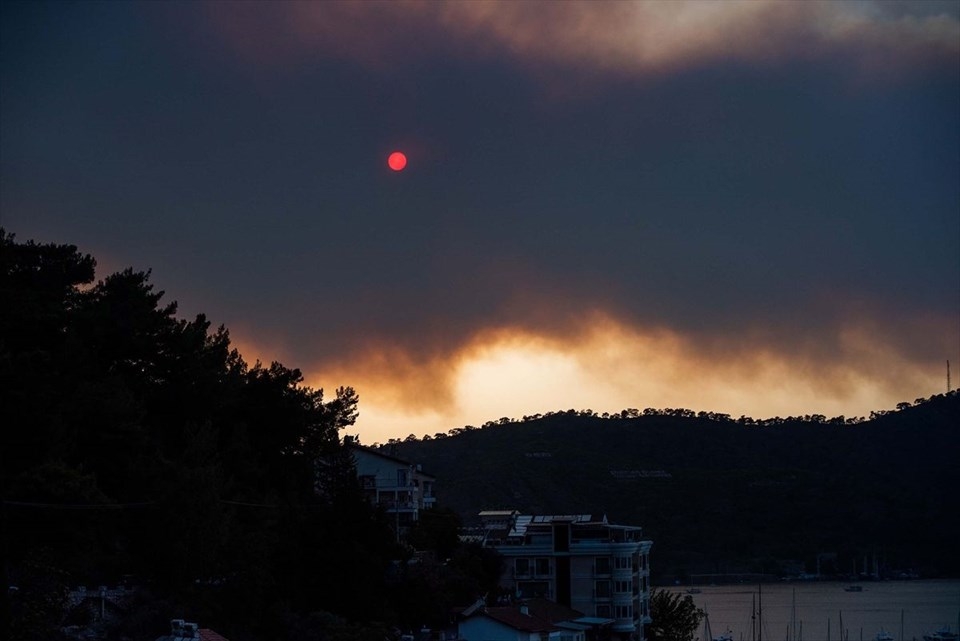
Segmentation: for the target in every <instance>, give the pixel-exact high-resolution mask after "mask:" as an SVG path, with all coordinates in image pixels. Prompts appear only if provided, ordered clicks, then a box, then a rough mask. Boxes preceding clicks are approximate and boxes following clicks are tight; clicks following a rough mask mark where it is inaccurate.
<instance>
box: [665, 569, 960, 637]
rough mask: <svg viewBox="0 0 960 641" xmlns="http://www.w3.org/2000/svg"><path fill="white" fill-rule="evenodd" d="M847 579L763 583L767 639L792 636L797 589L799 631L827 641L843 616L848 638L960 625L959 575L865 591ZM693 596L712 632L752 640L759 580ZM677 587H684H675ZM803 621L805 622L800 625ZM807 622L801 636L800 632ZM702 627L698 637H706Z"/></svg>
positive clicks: (882, 585) (834, 634) (891, 583)
mask: <svg viewBox="0 0 960 641" xmlns="http://www.w3.org/2000/svg"><path fill="white" fill-rule="evenodd" d="M848 585H850V584H848V583H832V582H829V583H824V582H817V583H784V584H770V585H763V586H762V588H761V591H762V603H763V613H762V619H763V639H764V640H766V641H780V640H785V639H788V638H789V637H788V635H789V630H790V623H791V612H792V610H793V603H794V594H795V595H796V601H795V602H796V621H797V633H798V635H797V637H796V638H799V639H801V640H806V641H825V640H826V639H827V626H828V619H829V627H830V639H831V641H839V640H840V618H841V616H842V617H843V629H844V634H845V635H849V636H847V637H846V638H847V639H849V641H861V639H863V641H874V639H875V637H876V635H877V633H878V632H879V631H880V629H881V628H882V629H884V630H885V631H886V632H888V633H890V634H891V635H893V637H894V639H895V640H896V641H901V635H900V613H901V611H902V612H903V637H902V639H906V640H907V641H912V640H913V639H917V640H921V639H922V638H923V635H924V634H929V633H931V632H935V631H936V630H938V629H939V628H941V627H943V626H950V628H951V629H952V630H954V631H956V630H957V628H958V617H960V581H953V580H951V581H889V582H878V583H871V582H867V583H859V584H856V585H861V586H862V587H863V591H862V592H846V591H845V590H844V588H845V587H846V586H848ZM700 589H701V590H702V592H701V593H700V594H694V595H692V596H693V600H694V603H696V604H697V606H698V607H700V608H703V609H704V610H705V611H706V612H707V614H708V615H709V617H710V627H711V631H712V633H713V636H715V637H716V636H718V635H720V634H722V633H723V632H725V631H727V630H730V631H731V632H732V636H733V638H734V641H741V640H743V641H750V640H751V638H752V637H751V625H750V613H751V604H752V603H753V600H754V598H755V597H756V595H757V586H749V585H744V584H740V585H724V586H713V587H702V588H700ZM673 591H681V592H682V590H680V589H673ZM801 623H802V626H801ZM801 628H802V637H799V633H800V631H801ZM702 636H703V631H702V629H701V630H700V631H699V633H698V637H700V638H702Z"/></svg>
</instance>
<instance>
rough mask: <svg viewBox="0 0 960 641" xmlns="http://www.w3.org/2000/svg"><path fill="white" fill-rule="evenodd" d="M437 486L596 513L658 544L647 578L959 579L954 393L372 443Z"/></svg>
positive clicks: (527, 507)
mask: <svg viewBox="0 0 960 641" xmlns="http://www.w3.org/2000/svg"><path fill="white" fill-rule="evenodd" d="M384 447H386V448H388V449H390V450H393V451H395V452H396V453H397V454H398V455H399V456H402V457H404V458H407V459H409V460H412V461H416V462H418V463H421V464H422V465H423V467H424V470H425V471H427V472H429V473H431V474H434V475H436V476H437V478H438V481H437V494H438V496H439V499H438V500H439V501H440V503H441V504H442V505H445V506H449V507H452V508H453V509H455V510H457V511H459V512H460V513H461V514H462V515H463V516H464V518H465V519H468V518H470V517H471V516H473V515H475V514H476V513H477V512H478V511H479V510H481V509H494V508H496V509H509V508H516V509H519V510H521V511H532V512H541V513H561V514H567V513H578V512H584V513H606V514H607V515H608V517H609V519H610V520H611V521H614V522H619V523H625V524H631V525H641V526H643V527H644V529H645V533H646V534H647V535H648V536H649V537H650V538H651V539H653V540H654V548H653V555H652V567H653V572H654V578H655V579H659V580H661V581H663V580H673V579H675V578H679V579H685V578H686V577H688V576H689V575H691V574H704V573H715V572H717V573H723V572H763V573H771V574H782V573H785V572H789V571H794V572H795V571H797V564H796V563H791V561H800V562H802V567H805V569H807V570H808V571H811V572H812V571H815V569H816V563H817V557H818V555H819V556H820V561H821V570H822V571H823V572H824V573H830V574H834V575H844V574H851V573H853V572H854V568H856V571H857V572H861V571H862V570H863V567H864V558H865V557H866V558H867V559H868V565H869V566H873V565H874V560H876V564H877V565H879V566H880V568H881V570H882V571H883V573H884V574H886V575H887V576H890V575H897V574H899V573H900V572H909V571H911V570H912V571H916V572H919V573H922V574H924V575H942V574H951V575H954V576H955V575H957V574H958V573H960V553H958V551H957V547H956V533H957V532H958V531H960V517H958V510H957V505H958V502H957V488H960V464H958V461H960V458H958V454H960V396H958V395H957V393H956V392H953V393H951V394H948V395H938V396H934V397H932V398H929V399H918V400H917V401H916V402H912V403H911V402H904V403H901V404H900V405H898V408H897V409H896V410H895V411H888V412H885V411H878V412H875V413H874V414H873V415H872V416H871V418H870V419H869V420H862V421H861V420H850V419H844V418H843V417H837V418H834V419H827V418H825V417H818V416H814V417H801V418H788V419H781V418H777V419H770V420H765V421H753V420H750V419H746V418H741V419H736V420H734V419H731V418H730V417H727V416H725V415H716V414H704V413H701V414H699V415H698V414H695V413H693V412H691V411H688V410H662V411H661V410H645V411H643V412H638V411H636V410H629V411H625V412H624V413H623V414H622V415H614V416H606V417H602V416H596V415H594V414H592V413H590V412H574V411H569V412H558V413H554V414H551V415H548V416H540V417H527V418H526V419H525V420H523V421H507V420H502V421H500V422H497V423H489V424H487V425H486V426H484V427H483V428H473V429H458V430H454V431H453V435H437V436H436V437H432V438H428V439H426V440H420V439H412V438H411V439H407V440H406V441H404V442H393V443H391V444H388V445H386V446H384Z"/></svg>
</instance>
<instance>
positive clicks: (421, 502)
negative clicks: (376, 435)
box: [349, 443, 437, 536]
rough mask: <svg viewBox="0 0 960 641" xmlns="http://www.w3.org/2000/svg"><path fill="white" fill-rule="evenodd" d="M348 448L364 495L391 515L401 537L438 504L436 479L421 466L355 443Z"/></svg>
mask: <svg viewBox="0 0 960 641" xmlns="http://www.w3.org/2000/svg"><path fill="white" fill-rule="evenodd" d="M349 448H350V452H351V453H352V454H353V460H354V463H355V465H356V467H357V478H358V479H359V481H360V487H361V488H362V489H363V493H364V495H365V496H366V497H367V498H368V499H369V500H370V501H371V502H372V503H374V504H375V505H379V506H381V507H383V508H384V510H385V511H386V512H387V514H390V515H392V517H393V521H394V524H395V526H396V528H397V534H398V536H399V535H400V534H401V533H402V532H403V531H404V530H405V529H406V528H409V527H410V526H411V525H413V524H414V523H415V522H417V521H418V520H419V518H420V512H422V511H423V510H427V509H430V508H432V507H433V506H434V505H435V504H436V501H437V499H436V497H435V496H434V495H433V484H434V482H435V481H436V479H435V478H434V477H433V476H430V475H429V474H425V473H424V472H423V470H421V469H420V466H419V465H416V464H414V463H410V462H409V461H404V460H403V459H399V458H397V457H395V456H390V455H389V454H385V453H383V452H380V451H378V450H374V449H371V448H368V447H363V446H361V445H357V444H355V443H353V444H350V445H349Z"/></svg>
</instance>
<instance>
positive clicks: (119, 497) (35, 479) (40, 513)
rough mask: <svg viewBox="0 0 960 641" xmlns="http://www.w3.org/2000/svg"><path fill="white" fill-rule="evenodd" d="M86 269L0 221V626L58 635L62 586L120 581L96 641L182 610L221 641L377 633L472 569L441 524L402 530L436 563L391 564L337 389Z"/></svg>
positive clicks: (146, 630)
mask: <svg viewBox="0 0 960 641" xmlns="http://www.w3.org/2000/svg"><path fill="white" fill-rule="evenodd" d="M94 267H95V261H94V259H93V258H92V257H91V256H89V255H85V254H82V253H80V252H79V251H78V250H77V248H76V247H73V246H67V245H49V244H36V243H33V242H26V243H21V242H18V241H17V240H16V239H15V238H14V237H13V236H12V235H9V234H7V233H5V232H3V231H2V230H0V395H2V396H0V417H2V419H0V420H2V424H3V429H2V431H0V435H2V436H0V438H2V442H0V498H2V500H3V504H2V511H3V512H2V520H0V527H2V530H0V542H2V553H3V556H4V563H3V566H2V569H3V576H2V585H3V586H4V588H6V587H7V586H15V588H13V589H10V590H7V589H4V591H3V597H2V598H3V599H4V600H3V604H2V605H3V609H2V616H3V620H2V624H3V628H2V629H3V630H5V631H8V632H9V635H0V636H5V637H6V636H9V638H12V639H57V638H59V637H60V634H61V632H60V630H61V628H62V627H63V626H66V625H69V624H76V625H85V624H88V623H89V620H90V616H89V614H88V613H85V611H84V608H82V607H73V605H72V604H71V603H70V602H69V600H68V595H69V590H71V589H75V588H76V587H78V586H81V585H85V586H90V589H92V590H96V589H97V587H96V586H100V585H105V586H111V587H112V586H117V585H121V584H123V585H126V586H129V587H131V588H133V589H131V591H130V596H129V598H127V599H126V601H125V603H124V605H123V607H122V608H118V609H117V611H115V612H112V613H111V614H112V616H110V617H108V618H109V620H110V623H109V625H105V626H103V630H102V631H103V633H104V634H106V635H107V637H108V638H112V639H120V638H129V639H150V640H151V641H152V639H155V638H156V637H157V636H159V635H160V634H163V633H165V631H166V630H167V629H168V627H169V623H168V622H169V620H170V619H171V618H185V619H187V620H191V621H198V622H200V623H201V625H203V626H204V627H211V628H214V629H216V630H218V631H219V632H221V633H222V634H224V635H226V636H227V637H228V638H230V639H231V640H232V641H245V640H248V639H276V640H283V639H350V640H353V639H356V640H357V641H363V640H366V639H377V641H380V640H382V639H383V638H384V630H386V629H387V626H388V624H392V623H402V622H403V621H404V620H405V619H406V618H408V617H407V616H405V615H404V609H406V608H409V607H410V603H409V602H410V601H411V600H412V601H414V603H415V604H422V603H423V602H432V601H434V600H436V599H434V597H435V596H436V595H435V594H434V593H433V592H431V591H432V590H446V592H445V594H447V593H449V592H450V591H449V590H448V589H447V588H448V583H449V582H450V581H451V580H452V579H450V577H449V576H447V574H448V573H450V572H452V573H454V574H456V575H457V576H459V580H458V585H464V584H465V583H464V582H465V581H467V579H468V578H469V577H479V576H482V572H480V573H474V571H475V570H476V569H477V568H476V567H474V566H475V564H478V563H481V562H482V555H480V554H478V553H476V552H471V551H469V550H467V551H464V550H458V549H457V548H456V545H455V544H454V545H453V546H451V545H450V540H449V537H448V534H443V533H442V530H443V528H439V531H440V533H439V534H437V533H431V532H428V531H424V532H421V533H420V534H421V535H422V536H425V537H434V538H436V537H440V539H442V541H441V540H440V539H438V541H437V543H438V545H439V543H441V542H442V543H443V545H444V546H446V547H444V553H445V554H446V555H448V556H452V557H453V561H452V562H451V565H452V567H453V568H454V570H449V571H448V570H447V569H446V566H445V565H442V564H441V566H440V567H439V568H437V569H436V572H435V574H436V575H437V577H438V578H437V579H436V580H435V581H433V582H429V581H425V580H423V579H422V578H421V577H416V576H413V575H412V572H411V573H406V572H397V570H396V568H397V567H399V566H397V564H396V563H395V560H396V559H398V558H403V557H404V556H406V557H407V558H409V557H410V554H409V552H408V551H405V550H401V549H399V548H398V546H397V544H396V539H395V535H394V533H393V532H392V531H391V530H390V529H389V526H388V524H387V522H386V520H385V519H384V518H383V517H382V515H381V514H380V513H378V512H377V511H376V510H375V509H374V508H372V507H371V506H370V505H368V503H367V502H365V501H364V500H363V498H362V496H361V495H360V493H359V485H358V483H357V480H356V473H355V470H354V468H353V462H352V458H351V457H350V455H349V452H348V450H347V449H346V448H344V447H343V446H342V444H341V440H340V436H339V431H340V429H341V428H343V427H345V426H347V425H350V424H352V423H353V421H354V419H355V417H356V415H357V403H358V398H357V395H356V393H355V392H354V391H353V390H352V389H351V388H348V387H347V388H341V389H338V390H336V392H335V394H334V395H333V396H332V398H326V397H325V396H324V394H323V392H322V390H315V389H311V388H310V387H307V386H305V385H303V378H302V376H301V374H300V372H299V371H298V370H296V369H289V368H287V367H285V366H283V365H281V364H280V363H271V364H269V365H266V364H262V363H259V362H257V363H255V364H253V365H250V364H248V363H246V362H245V361H244V360H243V359H242V358H241V356H240V354H239V353H238V352H237V351H236V350H235V349H233V348H232V347H231V345H230V337H229V333H228V332H227V330H226V329H225V328H224V327H219V328H214V327H211V324H210V322H209V321H208V320H207V319H206V318H205V317H204V316H202V315H199V316H197V317H195V318H193V319H190V320H186V319H181V318H178V317H177V316H176V311H177V306H176V303H172V302H165V301H164V293H163V292H161V291H156V290H155V289H154V287H153V285H152V284H151V283H150V274H149V273H147V272H137V271H134V270H130V269H128V270H125V271H122V272H119V273H116V274H111V275H109V276H107V277H106V278H104V279H103V280H100V281H97V282H94ZM444 537H446V538H444ZM458 555H459V556H458ZM472 580H474V581H475V583H476V582H479V583H482V582H483V580H482V579H477V578H473V579H472ZM479 583H478V584H477V585H475V588H476V589H477V590H480V589H482V587H483V586H481V585H479ZM408 585H412V586H416V591H414V590H411V589H407V587H405V586H408ZM458 596H460V595H458ZM469 596H470V598H474V597H475V595H469ZM424 609H425V607H421V610H420V611H418V612H417V613H418V615H421V614H422V615H423V616H425V617H426V616H427V615H429V614H430V613H429V612H424V611H423V610H424ZM445 614H446V613H445V612H444V613H443V615H445ZM377 622H380V623H377ZM431 622H432V620H431V619H430V618H424V619H421V620H419V621H417V622H416V624H417V625H421V624H423V623H431Z"/></svg>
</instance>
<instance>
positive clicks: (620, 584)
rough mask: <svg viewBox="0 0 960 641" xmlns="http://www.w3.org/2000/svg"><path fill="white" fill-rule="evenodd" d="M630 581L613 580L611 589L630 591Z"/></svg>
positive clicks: (631, 587)
mask: <svg viewBox="0 0 960 641" xmlns="http://www.w3.org/2000/svg"><path fill="white" fill-rule="evenodd" d="M631 583H632V581H614V582H613V591H614V592H621V593H623V592H630V591H631V590H632V589H633V586H632V585H631Z"/></svg>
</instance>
